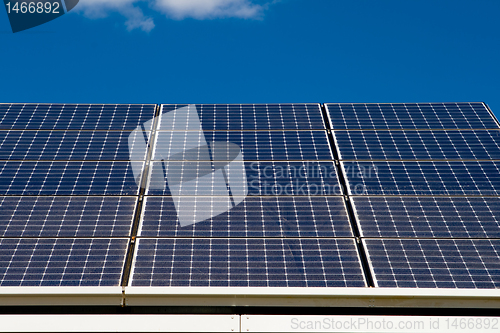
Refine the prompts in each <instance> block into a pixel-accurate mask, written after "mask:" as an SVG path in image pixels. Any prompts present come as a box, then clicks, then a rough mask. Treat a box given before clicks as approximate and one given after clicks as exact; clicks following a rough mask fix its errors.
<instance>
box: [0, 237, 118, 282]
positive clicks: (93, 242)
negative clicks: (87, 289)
mask: <svg viewBox="0 0 500 333" xmlns="http://www.w3.org/2000/svg"><path fill="white" fill-rule="evenodd" d="M127 245H128V239H123V238H115V239H103V238H100V239H88V238H78V239H67V238H63V239H50V238H38V239H37V238H23V239H16V238H6V239H5V238H4V239H2V238H0V286H2V287H8V286H118V285H119V284H120V279H121V275H122V270H123V267H124V263H125V254H126V251H127Z"/></svg>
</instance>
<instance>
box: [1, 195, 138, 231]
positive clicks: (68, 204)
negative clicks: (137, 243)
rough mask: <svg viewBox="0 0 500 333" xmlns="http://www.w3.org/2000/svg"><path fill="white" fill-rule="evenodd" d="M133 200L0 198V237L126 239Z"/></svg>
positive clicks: (129, 226)
mask: <svg viewBox="0 0 500 333" xmlns="http://www.w3.org/2000/svg"><path fill="white" fill-rule="evenodd" d="M136 202H137V199H136V198H135V197H116V196H115V197H101V196H95V197H83V196H73V197H66V196H64V197H50V196H48V197H31V196H24V197H14V196H12V197H0V237H124V236H125V237H126V236H130V231H131V228H132V222H133V219H134V212H135V207H136Z"/></svg>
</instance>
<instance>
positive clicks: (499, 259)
mask: <svg viewBox="0 0 500 333" xmlns="http://www.w3.org/2000/svg"><path fill="white" fill-rule="evenodd" d="M363 242H364V244H365V245H366V246H367V248H368V260H369V262H370V265H371V266H372V271H373V275H374V277H375V284H376V286H377V287H404V288H489V289H496V288H499V287H500V240H498V239H491V240H486V239H365V240H363Z"/></svg>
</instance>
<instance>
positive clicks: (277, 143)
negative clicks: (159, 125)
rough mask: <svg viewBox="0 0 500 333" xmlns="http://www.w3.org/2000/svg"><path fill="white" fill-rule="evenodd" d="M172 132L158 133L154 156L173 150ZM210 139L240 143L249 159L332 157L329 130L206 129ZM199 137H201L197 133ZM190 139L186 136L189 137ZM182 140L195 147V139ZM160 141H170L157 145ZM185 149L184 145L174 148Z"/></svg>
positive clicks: (207, 137)
mask: <svg viewBox="0 0 500 333" xmlns="http://www.w3.org/2000/svg"><path fill="white" fill-rule="evenodd" d="M171 134H172V132H169V131H168V132H167V131H160V132H158V133H157V137H158V138H157V140H156V142H157V146H156V148H155V156H154V157H153V159H155V160H161V159H162V158H163V156H166V154H167V153H168V152H169V151H170V149H172V147H171V145H172V144H171V140H170V138H171ZM204 136H205V139H206V141H207V142H214V141H215V142H231V143H234V144H236V145H238V146H239V147H240V148H241V151H242V152H243V158H244V159H245V160H246V161H303V160H308V161H314V160H332V159H333V156H332V153H331V149H330V143H329V142H328V138H327V136H326V131H245V132H241V131H205V132H204ZM193 139H195V140H199V138H198V136H194V138H193ZM186 141H187V139H186ZM186 141H184V142H182V143H181V145H184V146H186V145H187V146H188V147H192V146H193V145H197V144H199V142H198V141H196V142H186ZM158 142H161V143H167V144H161V145H158ZM175 148H179V149H182V150H185V148H184V147H175Z"/></svg>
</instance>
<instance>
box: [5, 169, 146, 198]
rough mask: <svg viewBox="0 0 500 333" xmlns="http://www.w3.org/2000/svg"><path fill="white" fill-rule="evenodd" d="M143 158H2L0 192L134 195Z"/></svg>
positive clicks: (20, 193) (14, 193)
mask: <svg viewBox="0 0 500 333" xmlns="http://www.w3.org/2000/svg"><path fill="white" fill-rule="evenodd" d="M132 165H137V167H136V168H137V169H140V168H141V167H142V165H143V162H107V161H106V162H76V161H70V162H68V161H64V162H43V161H42V162H29V161H28V162H24V161H22V162H14V161H9V162H1V161H0V195H137V194H138V190H139V188H138V186H137V185H136V183H135V180H134V175H133V171H132Z"/></svg>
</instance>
